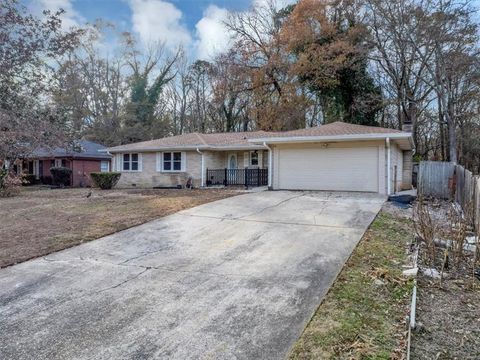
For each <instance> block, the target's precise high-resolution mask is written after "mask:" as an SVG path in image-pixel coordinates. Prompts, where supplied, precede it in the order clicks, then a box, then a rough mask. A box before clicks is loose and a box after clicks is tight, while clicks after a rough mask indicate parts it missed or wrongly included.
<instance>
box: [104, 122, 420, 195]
mask: <svg viewBox="0 0 480 360" xmlns="http://www.w3.org/2000/svg"><path fill="white" fill-rule="evenodd" d="M412 149H413V139H412V134H411V133H410V132H403V131H399V130H394V129H386V128H381V127H374V126H362V125H355V124H347V123H343V122H334V123H330V124H326V125H321V126H318V127H313V128H308V129H300V130H294V131H285V132H265V131H255V132H238V133H235V132H234V133H213V134H199V133H192V134H184V135H178V136H171V137H167V138H163V139H157V140H151V141H144V142H139V143H134V144H127V145H121V146H116V147H111V148H108V149H107V150H108V151H109V152H110V153H111V154H112V155H113V160H112V169H113V170H114V171H119V172H122V176H121V178H120V181H119V183H118V186H121V187H122V186H123V187H131V186H139V187H164V186H185V185H186V184H187V183H189V181H191V182H192V183H193V186H201V187H203V186H209V185H218V184H225V185H247V186H255V185H268V186H269V187H270V188H271V189H286V190H331V191H365V192H378V193H380V194H391V193H394V192H396V191H398V190H400V189H404V188H410V187H411V166H410V165H409V164H411V157H412Z"/></svg>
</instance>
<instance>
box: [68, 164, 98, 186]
mask: <svg viewBox="0 0 480 360" xmlns="http://www.w3.org/2000/svg"><path fill="white" fill-rule="evenodd" d="M72 165H73V166H72V176H73V184H72V185H73V186H81V185H83V186H91V180H90V176H89V175H90V173H91V172H99V171H100V160H73V164H72Z"/></svg>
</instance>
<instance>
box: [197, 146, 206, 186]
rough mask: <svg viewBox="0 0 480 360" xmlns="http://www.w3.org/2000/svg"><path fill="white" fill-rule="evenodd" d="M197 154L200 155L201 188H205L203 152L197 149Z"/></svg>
mask: <svg viewBox="0 0 480 360" xmlns="http://www.w3.org/2000/svg"><path fill="white" fill-rule="evenodd" d="M197 152H198V153H199V154H200V155H202V176H201V187H204V186H205V169H204V158H203V152H201V151H200V149H199V148H197Z"/></svg>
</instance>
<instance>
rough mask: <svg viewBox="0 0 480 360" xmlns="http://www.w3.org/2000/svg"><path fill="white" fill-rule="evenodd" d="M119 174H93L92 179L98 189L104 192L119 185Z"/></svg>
mask: <svg viewBox="0 0 480 360" xmlns="http://www.w3.org/2000/svg"><path fill="white" fill-rule="evenodd" d="M120 175H122V174H121V173H119V172H92V173H90V177H91V178H92V181H93V182H94V183H95V185H96V186H97V187H99V188H100V189H102V190H108V189H111V188H113V187H114V186H115V185H117V183H118V180H120Z"/></svg>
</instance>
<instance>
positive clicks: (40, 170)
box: [16, 140, 112, 187]
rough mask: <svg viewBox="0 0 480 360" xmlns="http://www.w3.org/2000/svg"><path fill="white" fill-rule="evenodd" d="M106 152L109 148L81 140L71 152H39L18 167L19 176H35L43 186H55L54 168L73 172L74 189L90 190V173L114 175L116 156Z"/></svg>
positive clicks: (44, 149) (57, 149)
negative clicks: (62, 168) (51, 170)
mask: <svg viewBox="0 0 480 360" xmlns="http://www.w3.org/2000/svg"><path fill="white" fill-rule="evenodd" d="M105 149H106V148H105V146H103V145H101V144H98V143H95V142H92V141H88V140H77V141H75V142H74V145H72V146H70V147H68V148H67V147H57V148H54V149H47V148H39V149H36V150H35V151H33V152H32V153H31V154H30V155H29V156H28V158H27V159H24V160H23V161H22V162H20V163H19V164H17V165H16V166H17V167H18V169H17V172H18V173H20V172H22V173H24V174H29V175H35V178H36V179H37V180H38V181H39V182H41V183H44V184H51V183H52V179H51V173H50V168H52V167H58V166H63V167H67V168H70V169H72V179H71V181H70V182H71V185H72V186H76V187H78V186H80V187H83V186H90V185H91V180H90V173H92V172H100V171H103V172H108V171H110V161H111V158H112V156H111V155H109V154H107V153H106V152H105Z"/></svg>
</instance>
